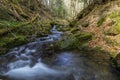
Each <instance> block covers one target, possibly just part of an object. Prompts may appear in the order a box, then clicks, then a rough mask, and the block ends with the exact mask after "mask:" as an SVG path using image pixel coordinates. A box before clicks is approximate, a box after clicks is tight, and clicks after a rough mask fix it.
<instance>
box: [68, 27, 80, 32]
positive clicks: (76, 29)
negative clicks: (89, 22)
mask: <svg viewBox="0 0 120 80" xmlns="http://www.w3.org/2000/svg"><path fill="white" fill-rule="evenodd" d="M78 31H80V29H78V28H77V27H74V28H72V29H71V30H70V32H71V33H76V32H78Z"/></svg>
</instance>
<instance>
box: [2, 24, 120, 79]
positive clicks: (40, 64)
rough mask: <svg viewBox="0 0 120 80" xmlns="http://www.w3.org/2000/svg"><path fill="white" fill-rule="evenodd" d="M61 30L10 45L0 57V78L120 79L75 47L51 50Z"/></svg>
mask: <svg viewBox="0 0 120 80" xmlns="http://www.w3.org/2000/svg"><path fill="white" fill-rule="evenodd" d="M62 35H63V32H59V31H57V29H56V26H55V25H54V27H53V28H52V30H51V34H50V35H48V36H47V37H41V38H37V39H36V40H35V41H34V42H31V43H28V44H25V45H22V46H20V47H16V48H13V49H11V50H10V51H9V52H8V53H7V54H6V55H4V56H1V57H0V80H120V77H118V76H117V75H116V74H115V73H113V71H112V69H111V68H109V67H106V66H102V65H98V64H96V63H94V62H93V61H91V60H89V59H88V58H87V57H85V56H83V55H82V54H81V53H80V52H77V51H60V52H58V51H57V52H54V51H52V46H53V45H54V43H55V42H56V41H57V40H60V39H61V36H62Z"/></svg>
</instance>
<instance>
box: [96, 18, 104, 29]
mask: <svg viewBox="0 0 120 80" xmlns="http://www.w3.org/2000/svg"><path fill="white" fill-rule="evenodd" d="M105 21H106V17H104V18H101V19H100V20H99V21H98V23H97V25H98V27H99V26H101V25H102V24H103V23H104V22H105Z"/></svg>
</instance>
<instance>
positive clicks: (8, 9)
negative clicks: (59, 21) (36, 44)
mask: <svg viewBox="0 0 120 80" xmlns="http://www.w3.org/2000/svg"><path fill="white" fill-rule="evenodd" d="M52 22H54V20H53V17H52V16H51V15H50V12H49V10H48V9H46V8H45V6H43V5H42V4H41V1H39V0H35V1H31V0H27V1H26V0H1V1H0V54H2V53H5V52H6V51H7V50H8V49H9V48H12V47H15V46H19V45H21V44H24V43H27V42H30V41H32V40H34V39H35V38H36V37H39V36H43V35H47V34H49V33H50V32H49V31H50V29H51V24H52Z"/></svg>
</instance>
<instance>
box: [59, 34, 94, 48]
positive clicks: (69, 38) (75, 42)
mask: <svg viewBox="0 0 120 80" xmlns="http://www.w3.org/2000/svg"><path fill="white" fill-rule="evenodd" d="M91 39H92V35H91V34H90V33H87V32H77V33H75V34H68V35H65V37H64V39H63V40H62V41H60V42H58V46H59V47H60V48H61V49H79V48H82V47H85V46H87V43H88V41H89V40H91Z"/></svg>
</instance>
